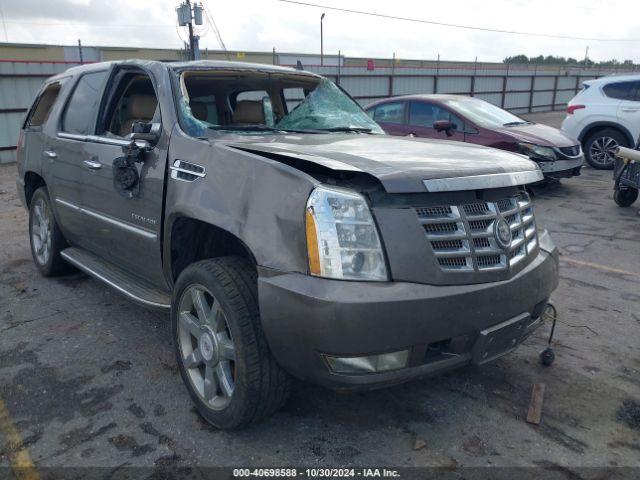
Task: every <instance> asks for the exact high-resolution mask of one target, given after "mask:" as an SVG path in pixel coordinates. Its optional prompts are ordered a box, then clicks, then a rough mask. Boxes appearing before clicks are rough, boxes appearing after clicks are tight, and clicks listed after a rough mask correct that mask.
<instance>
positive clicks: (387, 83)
mask: <svg viewBox="0 0 640 480" xmlns="http://www.w3.org/2000/svg"><path fill="white" fill-rule="evenodd" d="M305 69H307V70H311V71H314V72H316V73H320V74H322V75H325V76H326V77H328V78H330V79H332V80H334V81H335V82H337V83H339V84H340V85H341V86H342V87H343V88H344V89H345V90H346V91H348V92H349V93H350V94H351V95H352V96H353V97H354V98H355V99H356V100H357V101H358V102H359V103H360V104H361V105H362V106H366V105H368V104H369V103H371V102H373V101H375V100H378V99H381V98H387V97H391V96H395V95H408V94H415V93H426V94H433V93H449V94H457V95H471V96H475V97H478V98H481V99H483V100H486V101H487V102H490V103H493V104H494V105H498V106H500V107H502V108H505V109H507V110H510V111H512V112H514V113H532V112H544V111H552V110H558V109H562V108H564V107H565V106H566V105H567V103H568V102H569V100H571V98H573V96H574V95H575V94H576V93H577V92H578V91H579V90H580V88H581V85H582V82H583V81H585V80H590V79H593V78H598V77H601V76H603V75H609V74H612V73H614V71H613V70H611V71H607V70H598V71H594V70H589V69H559V68H557V67H556V68H555V69H542V68H540V69H538V68H536V69H532V68H527V67H508V66H501V67H499V68H495V67H494V68H491V67H486V66H484V67H483V68H474V67H473V66H456V67H451V66H444V67H441V66H427V67H419V68H416V67H387V66H386V67H375V68H373V69H372V70H367V68H366V67H364V68H363V67H346V66H342V67H338V66H319V65H313V66H306V65H305Z"/></svg>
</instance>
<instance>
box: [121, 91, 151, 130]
mask: <svg viewBox="0 0 640 480" xmlns="http://www.w3.org/2000/svg"><path fill="white" fill-rule="evenodd" d="M157 106H158V100H157V99H156V97H155V95H143V94H134V95H131V96H130V97H129V100H128V102H127V106H126V108H125V112H124V118H123V120H122V127H121V128H120V136H121V137H126V136H127V135H129V134H130V133H131V130H132V129H133V124H134V123H135V122H144V123H148V122H150V121H151V120H153V116H154V114H155V113H156V107H157Z"/></svg>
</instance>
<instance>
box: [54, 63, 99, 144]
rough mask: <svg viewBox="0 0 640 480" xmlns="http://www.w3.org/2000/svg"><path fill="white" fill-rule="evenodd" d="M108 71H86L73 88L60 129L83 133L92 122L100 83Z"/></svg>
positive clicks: (96, 109) (94, 116)
mask: <svg viewBox="0 0 640 480" xmlns="http://www.w3.org/2000/svg"><path fill="white" fill-rule="evenodd" d="M107 74H108V71H107V70H104V71H101V72H94V73H86V74H84V75H83V76H82V77H80V80H78V84H77V85H76V88H75V89H74V90H73V94H72V95H71V99H70V100H69V102H68V103H67V107H66V108H65V111H64V116H63V117H62V131H64V132H68V133H78V134H81V135H85V134H87V133H89V128H90V126H91V125H92V124H93V121H94V120H95V118H96V114H97V111H98V106H99V105H100V94H101V93H102V85H103V84H104V82H105V80H106V78H107Z"/></svg>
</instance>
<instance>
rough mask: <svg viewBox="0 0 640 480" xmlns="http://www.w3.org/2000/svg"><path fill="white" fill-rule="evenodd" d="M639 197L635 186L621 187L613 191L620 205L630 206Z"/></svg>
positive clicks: (614, 198)
mask: <svg viewBox="0 0 640 480" xmlns="http://www.w3.org/2000/svg"><path fill="white" fill-rule="evenodd" d="M637 199H638V190H636V189H635V188H619V189H617V190H614V192H613V200H614V201H615V202H616V203H617V204H618V206H619V207H630V206H631V205H633V202H635V201H636V200H637Z"/></svg>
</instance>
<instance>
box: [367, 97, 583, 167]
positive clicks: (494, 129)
mask: <svg viewBox="0 0 640 480" xmlns="http://www.w3.org/2000/svg"><path fill="white" fill-rule="evenodd" d="M365 110H366V111H367V113H368V114H369V115H370V116H371V117H372V118H373V119H374V120H375V121H376V122H377V123H379V124H380V126H381V127H382V128H383V129H384V130H385V132H387V133H388V134H389V135H405V136H415V137H421V138H436V139H442V140H454V141H458V142H469V143H475V144H478V145H486V146H488V147H494V148H499V149H501V150H508V151H511V152H518V153H522V154H524V155H527V156H528V157H529V158H531V160H533V161H535V162H536V163H538V165H540V169H541V170H542V172H543V173H544V175H545V177H552V178H568V177H573V176H574V175H580V168H581V167H582V163H583V160H584V155H583V153H582V149H581V147H580V142H578V140H576V139H574V138H571V137H570V136H568V135H566V134H565V133H564V132H562V131H560V130H559V129H557V128H553V127H549V126H547V125H542V124H539V123H534V122H530V121H527V120H524V119H523V118H520V117H518V116H516V115H514V114H513V113H510V112H508V111H506V110H503V109H502V108H499V107H496V106H495V105H493V104H491V103H489V102H485V101H484V100H480V99H479V98H474V97H466V96H461V95H407V96H402V97H392V98H387V99H384V100H380V101H378V102H374V103H372V104H371V105H369V106H368V107H367V108H366V109H365Z"/></svg>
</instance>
